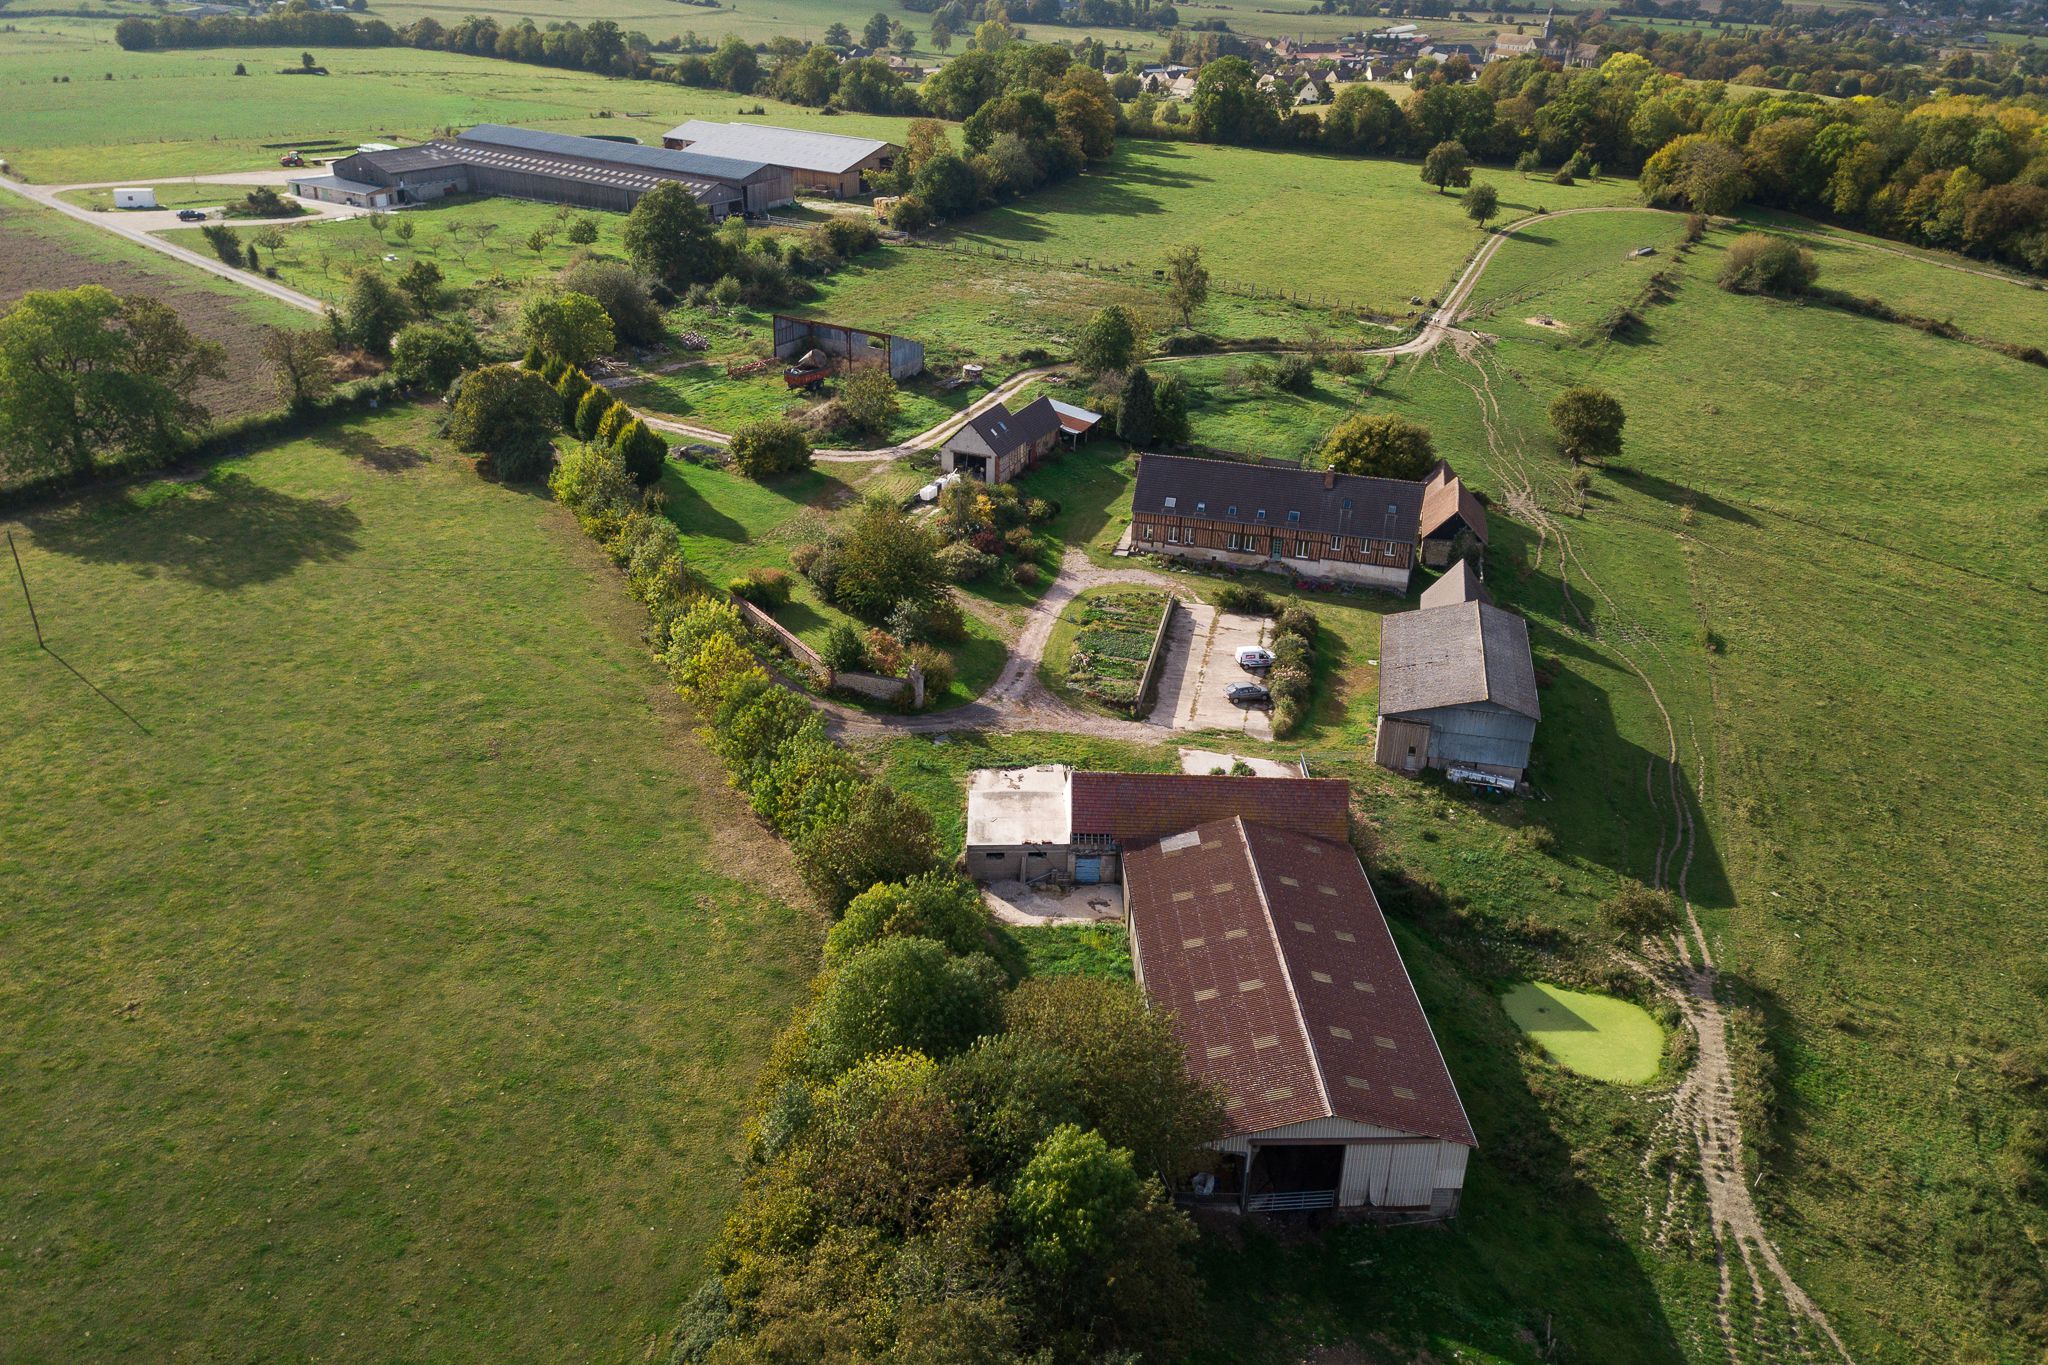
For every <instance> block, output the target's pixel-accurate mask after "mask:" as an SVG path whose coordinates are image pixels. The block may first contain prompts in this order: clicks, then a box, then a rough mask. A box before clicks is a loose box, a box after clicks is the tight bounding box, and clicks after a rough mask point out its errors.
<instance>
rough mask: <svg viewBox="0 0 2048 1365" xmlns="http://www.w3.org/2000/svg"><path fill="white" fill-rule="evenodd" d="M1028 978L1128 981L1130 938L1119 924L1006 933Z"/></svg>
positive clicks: (1029, 929)
mask: <svg viewBox="0 0 2048 1365" xmlns="http://www.w3.org/2000/svg"><path fill="white" fill-rule="evenodd" d="M1007 932H1008V934H1009V936H1010V938H1011V940H1012V941H1013V942H1015V943H1016V944H1017V946H1018V947H1019V948H1020V949H1022V950H1023V954H1024V964H1025V970H1026V971H1027V972H1028V973H1029V974H1030V975H1032V976H1100V977H1106V978H1108V979H1109V980H1112V981H1129V980H1131V979H1132V971H1131V938H1130V934H1129V933H1128V932H1127V931H1126V930H1125V929H1124V926H1123V925H1121V924H1056V925H1045V926H1030V927H1020V928H1012V929H1009V930H1007Z"/></svg>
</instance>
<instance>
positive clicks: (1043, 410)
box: [967, 398, 1060, 455]
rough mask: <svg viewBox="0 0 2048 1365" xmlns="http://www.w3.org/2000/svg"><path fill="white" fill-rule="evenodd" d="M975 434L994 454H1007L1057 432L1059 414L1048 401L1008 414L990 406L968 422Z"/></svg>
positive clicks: (1042, 399) (1006, 410)
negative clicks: (986, 443)
mask: <svg viewBox="0 0 2048 1365" xmlns="http://www.w3.org/2000/svg"><path fill="white" fill-rule="evenodd" d="M967 425H968V426H970V427H972V428H973V429H974V431H975V434H976V435H978V436H980V437H981V439H982V440H984V441H986V442H988V448H989V449H990V450H992V451H994V452H995V453H996V454H998V455H1007V454H1009V453H1010V452H1011V451H1013V450H1016V449H1017V448H1018V447H1020V446H1026V445H1029V444H1031V443H1032V442H1033V441H1039V440H1043V439H1044V438H1046V437H1047V436H1050V435H1052V434H1053V433H1054V432H1056V431H1058V430H1059V429H1060V415H1059V412H1058V410H1057V409H1055V408H1054V407H1053V405H1052V400H1051V399H1049V398H1040V399H1038V400H1037V401H1036V402H1033V403H1027V404H1025V405H1024V406H1023V407H1021V408H1019V409H1017V411H1015V412H1011V411H1010V410H1009V409H1008V408H1006V407H1004V406H1003V405H1002V404H1001V403H994V404H991V405H990V406H989V409H988V410H987V411H986V412H984V413H982V414H981V415H980V416H979V417H976V418H974V419H973V420H972V421H970V422H968V424H967Z"/></svg>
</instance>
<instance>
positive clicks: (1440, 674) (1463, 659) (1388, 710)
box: [1380, 602, 1543, 720]
mask: <svg viewBox="0 0 2048 1365" xmlns="http://www.w3.org/2000/svg"><path fill="white" fill-rule="evenodd" d="M1474 702H1491V703H1493V704H1494V705H1495V706H1499V707H1502V708H1504V709H1506V710H1509V711H1513V712H1515V713H1517V714H1519V715H1524V716H1527V717H1529V719H1531V720H1541V719H1542V717H1543V708H1542V707H1541V705H1539V704H1538V702H1537V700H1536V666H1535V662H1534V661H1533V660H1532V659H1531V658H1530V657H1529V626H1528V623H1527V622H1525V621H1523V620H1522V618H1521V617H1519V616H1517V615H1515V614H1514V613H1513V612H1510V611H1502V610H1501V609H1500V608H1499V607H1493V606H1488V605H1487V604H1486V603H1484V602H1461V603H1459V604H1457V605H1455V606H1448V607H1426V608H1424V609H1423V610H1421V611H1404V612H1397V613H1395V614H1394V615H1392V616H1389V617H1386V618H1385V619H1383V620H1382V621H1381V622H1380V714H1381V715H1383V716H1402V715H1407V714H1409V713H1411V712H1415V711H1433V710H1435V709H1437V708H1438V707H1442V706H1469V705H1471V704H1472V703H1474Z"/></svg>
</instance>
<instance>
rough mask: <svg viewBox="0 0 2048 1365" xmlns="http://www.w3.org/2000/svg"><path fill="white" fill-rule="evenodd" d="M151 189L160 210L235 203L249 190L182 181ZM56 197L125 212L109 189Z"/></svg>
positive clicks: (70, 192) (72, 202)
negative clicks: (118, 207)
mask: <svg viewBox="0 0 2048 1365" xmlns="http://www.w3.org/2000/svg"><path fill="white" fill-rule="evenodd" d="M150 188H152V189H154V190H155V191H156V206H157V207H158V208H160V209H194V208H203V209H218V208H221V207H224V206H225V205H227V204H230V203H235V202H238V201H239V200H241V199H242V198H243V196H245V195H246V194H248V192H249V186H247V185H207V184H195V183H192V182H190V181H183V180H173V181H171V182H169V183H168V184H162V183H159V184H156V185H153V186H151V187H150ZM57 197H58V198H60V199H62V200H63V201H64V202H65V203H67V204H76V205H78V206H79V207H80V208H85V209H98V210H101V211H103V212H107V213H125V212H127V210H125V209H120V210H117V209H115V208H114V192H113V191H112V190H66V191H64V192H63V193H62V194H60V195H58V196H57Z"/></svg>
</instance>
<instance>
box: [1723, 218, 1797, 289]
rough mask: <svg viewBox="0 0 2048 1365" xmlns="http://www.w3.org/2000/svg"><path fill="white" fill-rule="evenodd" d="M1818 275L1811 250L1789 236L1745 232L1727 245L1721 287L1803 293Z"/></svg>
mask: <svg viewBox="0 0 2048 1365" xmlns="http://www.w3.org/2000/svg"><path fill="white" fill-rule="evenodd" d="M1818 278H1820V266H1819V265H1817V264H1816V263H1815V262H1814V259H1813V253H1812V252H1811V251H1808V250H1807V249H1806V248H1805V247H1803V246H1800V245H1799V244H1798V243H1797V242H1795V241H1792V240H1791V239H1790V238H1786V237H1778V236H1775V235H1773V234H1771V233H1768V232H1745V233H1743V234H1742V235H1741V236H1740V237H1737V238H1736V239H1735V241H1734V242H1733V243H1732V244H1731V245H1730V246H1729V248H1728V255H1727V259H1726V260H1725V261H1724V262H1723V263H1722V266H1721V287H1722V288H1723V289H1731V290H1734V291H1735V292H1736V293H1738V294H1777V295H1780V296H1782V297H1786V298H1790V297H1793V296H1795V295H1798V294H1804V293H1805V292H1806V291H1807V290H1808V289H1809V288H1811V287H1812V285H1813V282H1814V281H1815V280H1816V279H1818Z"/></svg>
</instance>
